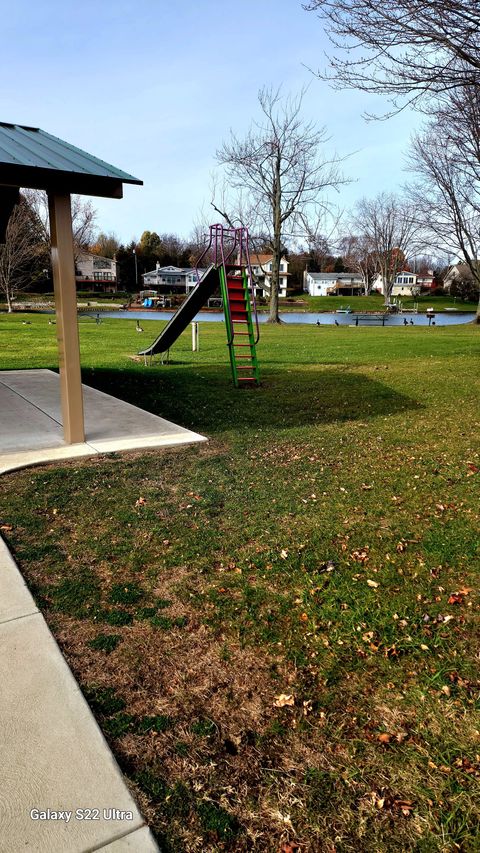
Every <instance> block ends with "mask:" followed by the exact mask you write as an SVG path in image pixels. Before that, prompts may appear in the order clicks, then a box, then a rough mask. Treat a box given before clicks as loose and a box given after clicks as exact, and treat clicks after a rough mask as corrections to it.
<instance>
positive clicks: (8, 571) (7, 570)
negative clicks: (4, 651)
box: [0, 539, 38, 623]
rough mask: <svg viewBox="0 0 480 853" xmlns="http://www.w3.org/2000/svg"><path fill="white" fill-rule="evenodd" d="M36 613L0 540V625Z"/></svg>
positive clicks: (34, 606) (26, 590) (24, 585)
mask: <svg viewBox="0 0 480 853" xmlns="http://www.w3.org/2000/svg"><path fill="white" fill-rule="evenodd" d="M32 613H38V607H37V606H36V604H35V602H34V600H33V598H32V596H31V595H30V592H29V590H28V589H27V585H26V583H25V581H24V580H23V578H22V576H21V574H20V572H19V571H18V568H17V566H16V563H15V562H14V560H13V558H12V556H11V554H10V551H9V550H8V548H7V546H6V545H5V542H3V540H2V539H0V623H1V622H10V620H11V619H18V618H19V617H20V616H29V615H31V614H32Z"/></svg>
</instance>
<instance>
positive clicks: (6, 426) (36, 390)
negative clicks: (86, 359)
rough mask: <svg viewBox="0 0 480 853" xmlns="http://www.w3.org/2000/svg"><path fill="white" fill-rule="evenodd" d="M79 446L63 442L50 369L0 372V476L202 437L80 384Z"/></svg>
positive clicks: (57, 396) (56, 382)
mask: <svg viewBox="0 0 480 853" xmlns="http://www.w3.org/2000/svg"><path fill="white" fill-rule="evenodd" d="M83 402H84V410H85V443H82V444H75V445H66V444H65V442H64V439H63V430H62V413H61V403H60V380H59V377H58V374H57V373H54V372H53V371H51V370H4V371H0V473H4V472H6V471H13V470H16V469H18V468H23V467H26V466H28V465H35V464H38V463H41V462H54V461H57V460H62V459H75V458H77V457H80V456H94V455H95V454H97V453H113V452H119V451H122V450H139V449H142V448H145V449H147V448H152V447H170V446H173V445H179V444H191V443H195V442H199V441H206V440H207V439H206V438H205V437H204V436H202V435H200V434H199V433H196V432H192V431H191V430H188V429H185V428H184V427H181V426H178V425H177V424H174V423H171V421H167V420H165V418H160V417H157V416H156V415H152V414H151V413H150V412H146V411H144V410H143V409H139V408H138V406H132V405H131V404H130V403H125V402H124V401H123V400H118V399H117V398H116V397H112V396H111V395H110V394H104V393H103V392H102V391H97V390H96V389H95V388H89V387H88V386H86V385H83Z"/></svg>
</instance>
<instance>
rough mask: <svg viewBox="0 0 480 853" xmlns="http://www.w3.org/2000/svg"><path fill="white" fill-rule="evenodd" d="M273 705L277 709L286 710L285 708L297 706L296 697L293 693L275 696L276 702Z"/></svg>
mask: <svg viewBox="0 0 480 853" xmlns="http://www.w3.org/2000/svg"><path fill="white" fill-rule="evenodd" d="M273 704H274V705H275V707H276V708H285V706H292V705H295V696H293V695H292V694H291V693H280V695H279V696H275V702H274V703H273Z"/></svg>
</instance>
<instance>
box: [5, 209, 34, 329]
mask: <svg viewBox="0 0 480 853" xmlns="http://www.w3.org/2000/svg"><path fill="white" fill-rule="evenodd" d="M38 238H39V229H38V222H37V221H36V219H35V216H34V214H33V213H32V210H31V208H30V207H29V205H28V203H27V202H26V201H25V199H24V198H21V199H20V203H19V204H17V205H15V207H14V209H13V212H12V215H11V216H10V219H9V222H8V226H7V231H6V239H5V243H4V244H2V245H0V292H1V293H2V294H3V296H4V298H5V301H6V303H7V310H8V311H9V312H11V311H13V300H14V298H15V295H16V294H17V293H19V292H21V291H22V290H26V289H27V288H28V287H29V285H30V284H31V282H32V276H34V274H35V266H38V263H41V254H42V253H41V244H40V243H39V239H38Z"/></svg>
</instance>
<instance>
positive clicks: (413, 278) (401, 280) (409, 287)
mask: <svg viewBox="0 0 480 853" xmlns="http://www.w3.org/2000/svg"><path fill="white" fill-rule="evenodd" d="M417 279H418V276H417V274H416V273H414V272H411V271H410V270H401V271H400V272H398V273H397V275H396V276H395V281H394V282H393V285H392V291H391V296H417V295H418V293H419V285H418V282H417ZM372 291H376V292H377V293H383V276H382V275H381V273H377V275H376V277H375V280H374V282H373V285H372Z"/></svg>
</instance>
